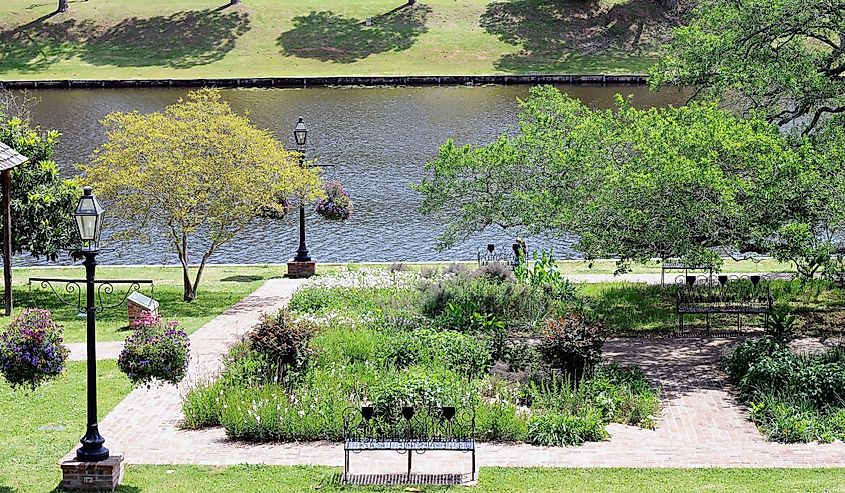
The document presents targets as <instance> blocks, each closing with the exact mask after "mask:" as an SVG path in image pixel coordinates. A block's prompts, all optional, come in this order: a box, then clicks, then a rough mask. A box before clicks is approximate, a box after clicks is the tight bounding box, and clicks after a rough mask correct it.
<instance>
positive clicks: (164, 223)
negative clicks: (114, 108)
mask: <svg viewBox="0 0 845 493" xmlns="http://www.w3.org/2000/svg"><path fill="white" fill-rule="evenodd" d="M101 123H102V124H103V125H104V126H105V127H106V128H107V131H108V141H107V142H106V143H105V144H103V145H102V146H101V147H100V148H99V149H97V150H96V151H95V152H94V155H93V156H92V158H91V160H90V163H88V164H84V165H80V169H81V170H82V171H83V173H84V174H85V178H86V181H87V182H88V183H90V184H91V185H92V186H94V187H95V189H96V190H97V193H98V195H100V196H102V197H103V198H105V199H106V200H108V201H109V202H110V211H109V212H110V213H113V214H115V215H117V216H118V217H119V218H121V219H124V220H126V221H127V223H128V224H130V225H131V230H129V231H128V232H127V233H125V234H130V235H135V236H136V237H138V238H149V232H150V231H151V230H153V229H157V230H162V231H164V233H165V234H166V235H167V236H168V240H169V242H170V243H171V244H172V245H173V247H174V249H175V250H176V252H177V254H178V256H179V261H180V263H181V264H182V272H183V283H184V288H185V289H184V299H185V301H191V300H193V299H194V298H196V296H197V286H198V284H199V282H200V278H201V276H202V272H203V268H204V267H205V264H206V262H207V261H208V259H209V257H210V256H211V255H212V254H213V253H214V252H215V251H216V250H217V249H218V248H219V247H220V246H221V245H223V244H225V243H227V242H228V241H231V240H232V238H234V237H235V235H236V234H238V232H240V231H241V230H243V229H244V228H245V227H246V226H248V225H249V224H250V223H251V222H252V221H253V220H255V218H256V217H257V215H258V213H259V212H261V211H265V210H266V209H267V208H273V207H278V201H277V200H278V198H279V197H291V196H297V197H303V198H305V199H306V200H313V199H315V198H317V197H318V196H319V194H320V193H321V188H320V178H319V176H318V175H317V174H316V172H315V171H310V170H308V169H305V168H302V167H300V166H299V165H298V162H297V155H296V153H295V152H291V151H287V150H285V148H284V147H283V146H282V144H281V143H280V142H278V141H277V140H276V139H275V138H274V137H273V135H272V134H271V133H270V132H268V131H266V130H260V129H258V128H256V127H255V126H253V125H252V124H251V123H250V121H249V119H248V118H246V117H244V116H240V115H237V114H235V113H234V112H233V111H232V109H231V107H230V106H229V104H228V103H226V102H225V101H223V100H222V99H221V97H220V93H219V91H217V90H214V89H202V90H198V91H195V92H191V93H189V94H188V96H187V99H184V100H181V99H180V100H179V102H178V103H176V104H174V105H171V106H169V107H167V108H166V109H165V110H164V111H163V112H156V113H150V114H140V113H138V112H137V111H134V112H130V113H120V112H118V113H112V114H110V115H108V116H107V117H106V118H105V119H103V120H102V122H101ZM112 211H113V212H112ZM192 239H193V240H199V241H200V242H201V244H202V245H203V246H202V249H201V258H200V260H199V264H198V267H197V269H196V273H195V277H194V279H193V280H192V279H191V275H190V268H189V266H190V265H191V262H190V260H191V257H190V256H189V243H190V242H191V240H192Z"/></svg>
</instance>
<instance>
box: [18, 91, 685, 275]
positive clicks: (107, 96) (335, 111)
mask: <svg viewBox="0 0 845 493" xmlns="http://www.w3.org/2000/svg"><path fill="white" fill-rule="evenodd" d="M561 89H562V90H564V91H566V92H568V93H569V94H571V95H573V96H575V97H578V98H580V99H581V100H582V101H584V102H585V103H587V104H588V105H590V106H592V107H596V108H606V107H610V106H612V105H613V97H614V95H615V94H616V93H622V94H625V95H628V94H632V95H633V96H634V104H635V105H637V106H640V107H644V106H657V105H666V104H680V103H683V101H684V97H683V95H682V94H680V93H677V92H667V91H663V92H661V93H658V94H654V93H649V91H648V89H647V88H645V87H640V86H563V87H561ZM528 90H529V87H528V86H481V87H478V86H476V87H466V86H458V87H379V88H310V89H233V90H224V91H223V95H224V98H225V99H226V100H227V101H229V103H230V104H231V105H232V107H233V108H234V109H235V110H236V111H237V112H249V115H250V118H251V119H252V121H253V122H254V123H255V124H256V125H257V126H259V127H262V128H269V129H271V130H272V131H274V132H276V135H277V137H278V138H280V139H282V140H283V142H285V143H286V144H288V145H290V144H292V133H291V132H292V130H293V126H294V124H295V122H296V118H297V116H299V115H302V116H303V117H304V118H305V121H306V123H307V125H308V129H309V133H308V151H307V152H308V157H309V158H317V159H318V161H319V162H320V163H322V164H332V165H334V167H333V168H328V169H327V171H326V175H325V176H326V178H327V179H329V180H339V181H341V182H342V183H343V184H344V186H345V187H346V189H347V191H348V192H349V194H350V195H351V197H352V199H353V201H354V205H355V213H354V215H353V217H352V218H351V219H350V220H348V221H345V222H343V223H337V222H333V221H325V220H321V219H320V217H319V216H317V215H316V214H315V213H313V212H312V211H309V212H308V215H307V239H308V248H309V250H310V251H311V256H312V257H313V258H315V259H316V260H318V261H322V262H360V261H426V260H469V259H474V258H475V257H476V252H477V250H478V248H480V247H484V246H485V245H486V244H488V243H494V244H497V245H500V246H501V247H507V246H509V245H510V244H511V242H512V241H513V238H514V237H515V236H517V235H519V234H520V233H519V231H502V230H501V229H499V228H489V229H488V230H487V231H484V232H482V233H479V234H477V235H475V236H474V237H473V238H471V239H470V240H468V241H466V242H464V243H463V244H460V245H457V246H455V247H454V248H452V249H449V250H446V251H441V252H438V251H437V250H436V248H435V238H436V237H437V235H438V234H440V233H441V232H442V230H443V226H444V225H443V224H441V223H439V222H438V221H437V220H435V219H433V218H430V217H426V216H423V215H421V214H420V213H419V212H418V210H417V209H418V206H419V203H420V197H419V195H418V194H417V193H416V192H414V191H412V190H411V189H410V185H411V184H412V183H415V182H418V181H419V180H420V179H421V178H422V177H423V176H425V169H424V164H425V163H426V162H427V161H428V160H430V159H431V158H432V157H434V156H435V155H436V152H437V148H438V146H439V145H441V144H442V143H443V142H445V141H446V139H448V138H450V137H451V138H454V139H455V140H456V142H457V143H459V144H465V143H466V144H483V143H487V142H490V141H492V140H493V139H495V138H496V137H497V136H498V135H499V134H501V133H503V132H509V131H513V130H514V128H515V125H516V109H517V100H518V99H519V98H525V97H526V96H527V94H528ZM186 92H187V90H186V89H114V90H110V89H90V90H89V89H72V90H36V91H30V94H31V95H34V96H36V97H37V98H38V99H39V100H40V103H39V104H38V105H37V106H36V107H35V108H34V110H33V119H34V120H35V121H36V122H37V123H39V124H41V125H42V126H43V127H45V128H55V129H58V130H59V131H61V132H62V134H63V136H62V139H61V143H60V145H59V146H58V148H57V151H56V156H55V158H56V160H57V161H58V163H59V164H60V166H61V168H62V172H63V174H64V175H66V176H73V175H75V174H76V170H75V168H74V164H75V163H79V162H84V161H85V160H86V159H88V157H89V156H90V155H91V152H92V151H93V150H94V149H95V148H96V147H97V146H98V145H100V144H101V143H103V142H104V141H105V132H104V131H103V128H102V127H101V125H100V124H99V120H100V119H101V118H102V117H104V116H105V115H107V114H109V113H111V112H114V111H130V110H134V109H137V110H139V111H141V112H150V111H157V110H161V109H163V108H164V107H165V106H167V105H168V104H172V103H174V102H175V101H176V100H177V99H178V98H180V97H182V96H184V95H185V93H186ZM162 192H163V193H166V191H162ZM297 219H298V217H297V215H296V214H290V215H289V217H288V218H286V219H285V220H283V221H264V220H260V221H256V222H255V223H254V225H253V227H251V228H250V229H249V230H248V231H245V232H243V233H242V234H241V235H240V236H239V237H238V238H237V239H236V240H234V241H232V242H231V243H229V244H227V245H225V246H223V247H222V248H221V249H220V250H219V251H218V252H217V253H216V254H215V255H214V256H213V257H212V258H211V262H214V263H257V264H263V263H282V262H286V261H288V260H289V259H290V257H291V256H292V255H293V254H294V252H295V250H296V248H297V245H298V236H297V235H298V229H297V224H298V221H297ZM105 226H106V229H105V231H106V233H105V235H104V238H105V237H106V235H109V234H110V233H115V232H117V231H119V230H120V229H121V227H120V224H118V223H116V222H115V221H114V220H113V219H112V220H111V221H108V220H107V221H106V225H105ZM528 244H529V246H531V247H534V248H537V247H540V246H543V247H552V248H554V249H555V252H556V254H557V256H558V258H567V257H575V256H576V254H575V253H574V252H573V251H572V250H571V248H570V245H571V239H568V238H550V237H543V238H529V239H528ZM111 246H112V247H114V250H113V251H111V252H106V253H104V254H102V255H101V257H100V259H101V262H103V263H109V264H161V263H163V264H172V263H176V262H177V258H176V255H175V254H174V253H173V252H172V248H171V247H170V246H169V245H168V244H167V243H166V240H165V238H164V237H163V236H156V237H155V238H154V241H153V242H152V243H147V244H142V243H139V242H132V241H130V242H128V243H120V244H112V245H111ZM199 246H200V244H199V243H198V244H197V245H196V246H195V247H194V248H193V251H194V252H199V251H200V250H199V249H198V247H199ZM19 260H20V262H18V263H19V264H20V263H26V264H42V263H45V262H44V261H43V260H41V261H38V260H33V259H19Z"/></svg>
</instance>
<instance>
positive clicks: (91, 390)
mask: <svg viewBox="0 0 845 493" xmlns="http://www.w3.org/2000/svg"><path fill="white" fill-rule="evenodd" d="M104 212H105V210H104V209H103V207H102V206H101V205H100V203H99V202H98V201H97V198H96V197H94V193H93V192H92V190H91V187H85V189H84V193H83V195H82V198H80V199H79V205H78V206H77V207H76V212H75V213H74V217H75V218H76V227H77V229H78V231H79V239H80V240H82V245H83V246H82V249H81V250H80V253H81V254H82V255H83V256H84V257H85V261H84V262H82V265H84V266H85V296H86V303H85V312H86V316H87V319H88V325H87V332H86V339H87V346H88V428H87V430H86V431H85V436H84V437H82V439H81V440H80V442H81V443H82V447H80V448H79V449H77V451H76V460H78V461H80V462H99V461H103V460H106V459H108V458H109V449H107V448H105V447H103V443H104V442H105V439H104V438H103V437H102V436H101V435H100V432H99V430H98V427H97V355H96V345H97V335H96V328H95V325H96V320H95V316H96V304H95V294H96V292H95V290H94V271H95V268H96V267H97V259H96V257H97V254H98V253H99V252H100V232H101V230H102V226H103V213H104Z"/></svg>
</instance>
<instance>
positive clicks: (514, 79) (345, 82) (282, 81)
mask: <svg viewBox="0 0 845 493" xmlns="http://www.w3.org/2000/svg"><path fill="white" fill-rule="evenodd" d="M647 81H648V77H647V76H645V75H636V74H634V75H443V76H440V75H411V76H386V77H252V78H248V77H239V78H222V79H128V80H117V79H109V80H11V81H0V85H2V86H5V87H6V88H7V89H74V88H142V87H206V86H213V87H325V86H439V85H483V84H497V85H512V84H579V85H606V84H613V85H616V84H631V85H643V84H645V83H647Z"/></svg>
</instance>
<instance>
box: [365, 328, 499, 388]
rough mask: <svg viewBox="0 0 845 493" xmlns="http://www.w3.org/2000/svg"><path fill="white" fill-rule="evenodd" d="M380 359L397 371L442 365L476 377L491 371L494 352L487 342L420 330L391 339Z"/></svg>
mask: <svg viewBox="0 0 845 493" xmlns="http://www.w3.org/2000/svg"><path fill="white" fill-rule="evenodd" d="M377 358H378V360H379V361H383V362H384V363H385V364H386V365H389V366H392V367H395V368H407V367H409V366H411V365H427V366H432V365H433V366H437V365H442V366H444V367H446V368H447V369H449V370H452V371H454V372H456V373H458V374H460V375H464V376H467V377H474V376H478V375H481V374H483V373H485V372H486V371H487V369H488V368H489V367H490V348H489V347H488V345H487V344H485V342H484V341H482V340H477V339H474V338H472V337H470V336H467V335H465V334H461V333H458V332H452V331H435V330H431V329H420V330H417V331H415V332H398V333H395V334H394V335H392V336H390V337H388V338H387V339H386V340H385V341H384V343H383V345H382V346H381V347H380V348H379V350H378V355H377Z"/></svg>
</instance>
